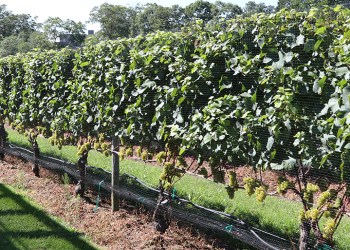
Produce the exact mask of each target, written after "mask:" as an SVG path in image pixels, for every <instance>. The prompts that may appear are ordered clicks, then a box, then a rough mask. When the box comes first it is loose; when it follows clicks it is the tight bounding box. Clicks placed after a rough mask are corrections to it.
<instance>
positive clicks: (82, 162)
mask: <svg viewBox="0 0 350 250" xmlns="http://www.w3.org/2000/svg"><path fill="white" fill-rule="evenodd" d="M88 154H89V152H88V151H84V152H83V154H82V155H81V156H80V158H79V160H78V164H77V165H78V170H79V174H80V181H79V183H78V185H80V186H79V187H78V188H77V190H78V191H77V194H80V195H81V196H83V195H84V192H85V179H86V164H87V158H88Z"/></svg>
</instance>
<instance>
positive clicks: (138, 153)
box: [136, 146, 142, 158]
mask: <svg viewBox="0 0 350 250" xmlns="http://www.w3.org/2000/svg"><path fill="white" fill-rule="evenodd" d="M141 154H142V147H141V146H139V147H137V149H136V155H137V157H140V158H141Z"/></svg>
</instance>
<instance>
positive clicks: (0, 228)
mask: <svg viewBox="0 0 350 250" xmlns="http://www.w3.org/2000/svg"><path fill="white" fill-rule="evenodd" d="M0 246H1V249H6V250H12V249H13V250H14V249H84V250H85V249H87V250H95V249H96V248H95V247H93V246H92V245H90V244H89V243H87V242H86V241H85V240H83V239H82V238H81V235H80V234H79V233H76V232H72V231H70V230H68V229H67V228H65V227H63V226H62V225H60V224H59V223H57V222H56V221H54V220H53V219H51V218H50V217H49V216H48V215H47V214H45V213H44V212H43V211H41V210H39V209H38V208H36V207H34V206H33V205H31V204H30V203H28V202H27V201H26V200H25V199H24V198H23V197H22V196H20V195H18V194H16V193H14V192H12V191H11V190H10V189H9V188H7V187H6V186H4V185H3V184H0Z"/></svg>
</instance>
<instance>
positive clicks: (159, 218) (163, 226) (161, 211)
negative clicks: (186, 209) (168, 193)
mask: <svg viewBox="0 0 350 250" xmlns="http://www.w3.org/2000/svg"><path fill="white" fill-rule="evenodd" d="M159 189H160V192H159V196H158V201H157V206H156V208H155V210H154V212H153V221H154V222H155V229H156V230H157V231H159V232H161V233H164V232H165V231H166V230H167V229H168V227H169V225H170V222H171V214H170V212H169V208H166V207H165V206H164V204H163V202H171V199H168V201H166V197H165V195H164V187H163V184H162V181H159ZM169 206H171V204H170V205H169ZM170 209H171V208H170Z"/></svg>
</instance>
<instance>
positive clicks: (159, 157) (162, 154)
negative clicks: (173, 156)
mask: <svg viewBox="0 0 350 250" xmlns="http://www.w3.org/2000/svg"><path fill="white" fill-rule="evenodd" d="M165 156H166V153H165V152H164V151H160V152H159V153H158V154H157V155H156V159H157V162H158V163H159V164H162V163H163V161H164V159H165Z"/></svg>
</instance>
